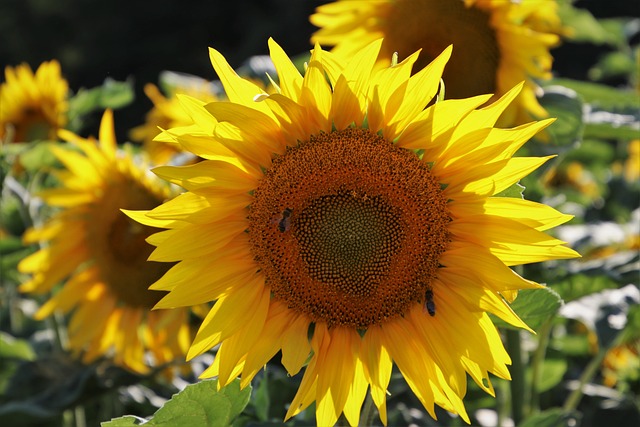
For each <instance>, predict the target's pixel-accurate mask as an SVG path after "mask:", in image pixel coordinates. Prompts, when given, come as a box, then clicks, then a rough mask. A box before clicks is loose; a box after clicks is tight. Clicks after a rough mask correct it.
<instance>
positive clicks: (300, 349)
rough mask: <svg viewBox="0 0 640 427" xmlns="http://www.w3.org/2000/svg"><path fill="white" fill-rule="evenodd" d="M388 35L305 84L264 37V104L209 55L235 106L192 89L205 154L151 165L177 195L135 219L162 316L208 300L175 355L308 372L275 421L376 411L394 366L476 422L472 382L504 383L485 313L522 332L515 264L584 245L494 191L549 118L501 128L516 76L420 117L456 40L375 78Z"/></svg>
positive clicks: (319, 59) (310, 70) (185, 136)
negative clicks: (158, 274)
mask: <svg viewBox="0 0 640 427" xmlns="http://www.w3.org/2000/svg"><path fill="white" fill-rule="evenodd" d="M381 44H382V40H379V41H376V42H373V43H371V44H369V45H368V46H366V47H365V48H363V49H361V50H360V51H359V52H358V53H356V54H355V55H354V56H353V57H352V58H351V60H350V61H348V62H346V63H343V62H341V60H340V59H338V57H336V56H335V55H333V54H331V53H330V52H326V51H323V50H322V49H321V48H320V47H319V46H316V47H315V48H314V49H313V52H312V55H311V58H310V61H309V63H308V64H307V66H306V71H305V73H304V76H302V75H300V73H299V72H298V71H297V69H296V68H295V66H294V65H293V63H292V62H291V61H290V59H289V58H288V57H287V55H286V54H285V53H284V52H283V50H282V49H281V48H280V47H279V46H278V45H277V44H276V43H275V42H273V41H270V43H269V46H270V52H271V58H272V60H273V62H274V64H275V68H276V70H277V74H278V75H277V80H278V81H279V83H278V88H277V91H276V93H274V94H271V95H269V94H266V93H265V92H263V91H262V90H261V89H260V88H259V87H258V86H256V85H255V84H253V83H251V82H249V81H247V80H245V79H242V78H241V77H239V76H238V75H237V74H236V73H234V72H233V70H232V68H231V67H230V66H229V65H228V63H227V62H226V60H225V59H224V57H223V56H222V55H221V54H220V53H219V52H217V51H215V50H213V49H212V50H211V51H210V56H211V61H212V64H213V67H214V68H215V70H216V72H217V73H218V75H219V77H220V79H221V81H222V83H223V85H224V88H225V90H226V93H227V96H228V98H229V102H214V103H210V104H203V103H201V102H199V101H197V100H191V101H188V99H185V103H184V105H185V106H186V107H187V109H188V111H189V114H191V117H192V118H193V121H194V127H195V126H197V127H198V129H197V130H194V128H191V129H190V130H185V129H184V128H183V129H177V130H175V131H173V134H174V137H175V139H176V141H177V142H178V143H180V144H181V145H182V146H183V147H184V148H185V149H186V150H190V151H191V152H193V153H194V154H197V155H198V156H200V157H202V158H204V159H207V160H204V161H202V162H200V163H198V164H196V165H191V166H178V167H174V166H162V167H158V168H156V169H155V170H154V171H155V173H157V174H158V175H159V176H160V177H163V178H165V179H167V180H168V181H170V182H172V183H175V184H178V185H180V186H183V187H184V188H186V189H187V190H188V191H187V192H186V193H184V194H181V195H180V196H178V197H176V198H175V199H173V200H171V201H169V202H167V203H165V204H163V205H162V206H160V207H158V208H155V209H152V210H150V211H138V212H129V215H131V216H132V217H134V218H136V219H138V220H139V221H141V222H143V223H144V224H147V225H150V226H156V227H164V228H167V230H165V231H163V232H160V233H158V234H155V235H153V236H151V237H150V238H149V240H148V241H149V242H150V243H152V244H153V245H156V246H157V248H156V249H155V250H154V252H153V253H152V254H151V256H150V260H153V261H165V262H177V264H176V265H175V266H173V267H172V268H171V269H170V270H169V271H168V272H167V274H165V275H164V276H163V277H162V278H161V279H160V280H158V281H157V282H156V283H155V284H154V285H152V286H151V289H156V290H164V291H169V293H168V294H167V295H166V296H165V297H163V299H162V300H160V302H159V303H158V304H157V305H156V307H157V308H172V307H179V306H184V305H192V304H198V303H202V302H205V301H216V302H215V305H214V306H213V308H212V309H211V311H210V312H209V314H208V315H207V316H206V318H205V319H204V321H203V323H202V325H201V327H200V330H199V331H198V333H197V335H196V338H195V340H194V342H193V343H192V345H191V348H190V350H189V353H188V356H187V357H188V358H192V357H195V356H197V355H199V354H201V353H203V352H206V351H208V350H210V349H211V348H212V347H214V346H216V345H218V344H220V347H219V349H218V351H217V356H216V358H215V359H214V363H213V365H212V366H211V367H210V368H209V369H207V370H206V371H205V372H204V373H203V377H211V376H218V378H219V384H220V385H221V386H224V385H225V384H228V383H229V382H230V381H231V380H232V379H233V378H234V377H236V376H238V375H240V376H241V377H242V380H241V384H242V386H246V385H247V384H249V383H250V381H251V379H252V378H253V377H254V376H255V374H256V373H257V372H258V371H259V370H260V369H261V368H262V367H263V366H264V365H265V364H266V363H267V362H268V361H269V360H270V359H271V358H272V357H273V356H274V355H275V354H276V353H277V352H278V351H282V363H283V365H284V366H285V367H286V369H287V370H288V372H289V373H290V374H291V375H295V374H297V373H298V372H299V371H300V370H301V369H302V367H303V366H304V365H305V364H306V370H305V373H304V377H303V378H302V382H301V385H300V388H299V391H298V393H297V395H296V397H295V399H294V401H293V402H292V404H291V407H290V409H289V411H288V414H287V418H289V417H292V416H294V415H296V414H298V413H299V412H300V411H302V410H304V409H305V408H306V407H308V406H309V405H310V404H311V403H312V402H314V401H315V402H316V405H317V406H316V407H317V412H316V416H317V422H318V425H322V426H327V425H333V424H334V423H335V422H336V420H337V418H338V417H339V416H340V414H341V413H344V415H345V417H346V419H347V420H348V421H349V422H350V423H351V424H352V425H356V424H357V423H358V417H359V413H360V407H361V405H362V403H363V399H364V398H365V394H366V392H367V388H369V389H370V392H371V395H372V397H373V401H374V402H375V404H376V405H377V407H378V409H379V412H380V416H381V419H382V420H383V422H386V406H385V399H386V390H387V385H388V383H389V379H390V375H391V369H392V364H393V363H395V364H397V366H398V368H399V369H400V371H401V372H402V374H403V375H404V378H405V379H406V380H407V382H408V384H409V385H410V387H411V388H412V390H413V391H414V392H415V394H416V395H417V396H418V398H419V399H420V400H421V402H422V403H423V404H424V406H425V408H426V409H427V411H429V413H430V414H431V415H432V416H435V414H434V404H437V405H439V406H441V407H443V408H445V409H446V410H448V411H450V412H453V413H457V414H460V416H461V417H462V418H463V419H465V420H467V421H469V417H468V416H467V414H466V412H465V408H464V405H463V402H462V397H463V396H464V395H465V391H466V384H467V382H466V373H468V374H469V375H470V376H471V378H473V379H474V380H475V381H476V382H477V384H478V385H479V386H480V387H482V388H483V389H484V390H486V391H487V392H488V393H491V394H493V388H492V385H491V381H490V379H489V373H493V374H494V375H497V376H498V377H500V378H509V371H508V370H507V367H506V365H507V364H509V363H510V359H509V356H508V354H507V353H506V351H505V350H504V348H503V346H502V343H501V341H500V336H499V334H498V332H497V330H496V328H495V327H494V325H493V324H492V322H491V320H490V318H489V316H488V314H487V312H491V313H494V314H496V315H497V316H499V317H501V318H503V319H505V320H506V321H508V322H510V323H511V324H514V325H517V326H520V327H522V328H526V329H528V328H527V326H526V325H525V324H524V323H523V322H522V321H521V320H520V319H519V318H518V316H517V315H516V314H515V313H514V312H513V311H512V310H511V309H510V307H509V305H508V303H507V302H505V299H506V300H513V298H515V295H516V292H517V290H518V289H523V288H538V287H540V285H538V284H536V283H533V282H531V281H528V280H525V279H523V278H522V277H520V276H518V275H517V274H516V273H514V272H513V271H512V270H511V269H510V268H509V266H512V265H517V264H524V263H532V262H539V261H545V260H550V259H559V258H569V257H574V256H577V254H576V253H575V252H574V251H573V250H571V249H569V248H567V247H565V246H564V245H563V244H564V242H562V241H559V240H557V239H555V238H552V237H550V236H548V235H546V234H545V233H544V232H543V231H544V230H547V229H549V228H551V227H554V226H556V225H558V224H561V223H564V222H565V221H567V220H569V219H570V218H571V217H570V216H568V215H564V214H562V213H559V212H557V211H555V210H554V209H552V208H550V207H548V206H545V205H541V204H537V203H534V202H530V201H527V200H523V199H520V198H505V197H493V196H494V195H495V194H497V193H500V192H502V191H503V190H505V189H506V188H508V187H510V186H511V185H513V184H515V183H516V182H517V181H518V180H519V179H520V178H522V177H523V176H525V175H527V174H528V173H529V172H531V171H532V170H534V169H536V168H537V167H539V166H540V165H542V164H543V163H544V162H546V161H547V160H548V158H537V157H533V158H526V157H521V158H512V155H513V154H514V153H515V151H516V150H517V149H518V148H519V147H520V146H521V145H523V144H524V143H525V142H526V141H527V140H528V139H529V138H531V136H533V135H534V134H535V133H536V132H538V131H540V130H541V129H543V128H544V127H545V126H547V125H549V124H550V123H551V122H552V120H550V119H549V120H544V121H541V122H533V123H529V124H526V125H523V126H520V127H517V128H513V129H499V128H494V127H493V125H494V123H495V121H496V120H497V118H498V117H499V116H500V114H501V113H502V112H503V111H504V109H505V108H507V106H508V105H509V104H510V103H511V102H512V101H513V99H514V98H515V97H516V96H517V95H518V92H519V91H520V89H521V86H517V87H515V88H514V89H513V90H511V91H509V92H507V93H506V94H505V95H504V96H503V97H502V98H500V99H499V100H498V101H497V102H495V103H493V104H491V105H490V106H488V107H486V108H482V109H478V108H477V107H478V106H480V105H482V104H484V103H486V102H487V100H488V99H489V98H490V97H491V95H481V96H477V97H473V98H468V99H462V100H444V101H440V102H437V103H435V104H433V105H431V106H429V107H428V108H426V109H425V106H427V105H428V104H429V103H430V101H431V100H432V98H433V97H434V96H435V95H436V92H437V90H438V85H439V82H440V78H441V75H442V70H443V69H444V66H445V64H446V63H447V61H448V59H449V57H450V55H451V48H447V49H446V50H445V51H444V52H443V53H442V54H441V55H440V56H438V57H437V58H436V59H435V60H434V61H433V62H432V63H431V64H429V65H428V66H426V67H424V68H423V69H421V70H419V71H417V72H416V73H415V74H414V75H413V76H411V74H412V66H413V65H414V64H415V62H416V61H417V60H418V53H417V52H416V53H414V54H412V55H410V56H409V57H408V58H406V59H405V60H404V61H402V62H401V63H396V62H397V61H392V63H391V66H387V67H386V68H382V69H380V68H376V67H374V63H375V61H376V59H377V58H378V54H379V51H380V47H381ZM410 76H411V77H410ZM274 80H276V78H275V76H274ZM168 132H169V133H171V132H172V131H171V130H169V131H168Z"/></svg>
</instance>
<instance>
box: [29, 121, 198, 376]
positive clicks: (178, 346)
mask: <svg viewBox="0 0 640 427" xmlns="http://www.w3.org/2000/svg"><path fill="white" fill-rule="evenodd" d="M60 136H61V137H62V138H63V139H65V140H67V141H69V142H70V143H71V144H72V145H73V146H75V148H77V149H76V150H72V149H69V148H67V149H65V148H61V147H52V150H53V153H54V154H55V155H56V157H57V158H58V159H59V160H60V161H61V162H62V163H63V164H64V165H65V166H66V168H67V170H66V171H56V172H54V174H55V176H57V177H58V178H59V179H60V181H61V182H62V184H63V186H62V188H57V189H49V190H45V191H43V192H42V193H41V194H40V197H42V198H43V200H44V201H45V202H46V203H47V204H49V205H51V206H56V207H60V208H61V210H60V211H59V212H58V213H57V214H56V215H55V216H54V217H53V218H52V219H51V220H50V221H48V222H47V223H46V224H45V225H44V226H42V227H38V228H32V229H30V230H29V231H27V233H26V234H25V236H24V239H25V241H26V242H28V243H35V242H41V243H42V245H43V246H42V249H40V250H39V251H37V252H35V253H34V254H32V255H30V256H28V257H27V258H25V259H24V260H22V261H21V262H20V264H19V266H18V269H19V270H20V271H21V272H23V273H29V274H31V275H32V278H31V280H29V281H28V282H26V283H23V284H22V285H21V286H20V290H21V291H23V292H30V293H34V294H43V293H48V292H50V291H51V290H52V289H53V288H54V287H55V285H56V284H57V283H59V282H61V281H63V280H64V286H63V287H62V288H61V289H59V291H57V292H56V293H55V294H54V296H53V297H52V298H51V299H49V300H48V301H47V302H46V303H45V304H44V305H43V306H42V307H41V308H40V310H39V311H38V312H37V313H36V318H38V319H43V318H45V317H47V316H49V315H50V314H52V313H53V312H54V311H55V310H60V311H62V312H65V313H66V312H68V311H70V310H72V309H73V314H72V317H71V319H70V323H69V347H70V349H71V350H72V351H73V352H75V353H82V354H83V360H84V361H86V362H91V361H93V360H95V359H96V358H98V357H101V356H111V355H112V356H113V359H114V361H115V363H117V364H120V365H122V366H125V367H127V368H129V369H131V370H134V371H136V372H140V373H145V372H147V371H148V370H149V368H148V367H149V365H150V363H149V362H147V361H146V359H147V356H146V354H145V352H146V351H147V350H148V351H149V352H150V353H151V354H152V356H153V361H152V362H151V363H152V364H153V365H156V366H160V365H163V364H165V363H168V362H171V361H173V360H175V359H176V358H181V357H183V356H184V354H186V350H187V348H188V347H189V343H190V340H191V338H192V337H191V336H190V333H189V327H188V323H187V322H188V310H187V309H178V310H162V311H154V312H151V311H150V309H151V308H152V307H153V306H154V305H155V304H156V303H157V302H158V301H159V300H160V298H162V296H164V295H165V294H166V293H165V292H157V291H150V290H148V287H149V285H150V284H151V283H153V282H155V281H156V280H157V279H158V278H160V277H161V276H162V275H163V274H164V273H165V272H166V271H167V270H168V269H169V267H170V265H168V264H164V263H154V262H148V261H147V257H148V256H149V254H150V253H151V250H152V249H153V248H152V247H151V246H150V245H149V244H147V243H146V242H145V239H146V238H147V237H148V236H149V235H151V234H152V233H154V232H156V231H158V230H157V229H154V228H151V227H146V226H143V225H141V224H139V223H137V222H135V221H132V220H131V219H130V218H128V217H127V216H126V215H124V214H123V213H122V212H121V211H120V209H123V208H126V209H150V208H153V207H156V206H158V205H160V204H161V203H162V202H163V201H165V200H166V199H167V198H169V197H170V193H169V190H168V186H167V185H166V183H164V182H163V181H161V180H159V179H157V178H156V177H155V176H153V175H150V174H149V173H148V172H147V169H146V168H145V167H143V166H144V165H142V166H140V165H137V164H136V163H135V162H134V160H133V157H132V153H131V152H123V151H120V150H118V149H117V146H116V141H115V135H114V130H113V115H112V113H111V111H107V112H106V113H105V114H104V116H103V119H102V123H101V125H100V135H99V143H97V144H96V141H95V140H92V139H82V138H80V137H78V136H76V135H74V134H72V133H70V132H69V131H64V130H62V131H60Z"/></svg>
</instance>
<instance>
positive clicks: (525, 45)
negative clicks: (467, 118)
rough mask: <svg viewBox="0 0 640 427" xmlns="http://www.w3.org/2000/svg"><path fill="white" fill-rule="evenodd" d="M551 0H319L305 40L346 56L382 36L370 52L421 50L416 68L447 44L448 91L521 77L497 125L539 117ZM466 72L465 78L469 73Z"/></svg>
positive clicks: (497, 90) (552, 39) (460, 93)
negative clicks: (310, 32)
mask: <svg viewBox="0 0 640 427" xmlns="http://www.w3.org/2000/svg"><path fill="white" fill-rule="evenodd" d="M556 9H557V4H556V2H555V1H554V0H548V1H539V0H521V1H515V0H514V1H509V0H464V1H462V0H378V1H368V0H364V1H357V0H356V1H353V0H343V1H337V2H335V3H330V4H325V5H321V6H319V7H318V8H317V9H316V13H315V14H313V15H312V16H311V17H310V20H311V22H312V23H313V24H314V25H316V26H318V27H320V29H319V30H318V31H317V32H316V33H315V34H314V35H313V36H312V37H311V41H312V42H314V43H315V42H317V43H320V44H321V45H327V46H335V47H334V49H333V51H334V52H335V53H336V54H341V55H345V56H349V55H353V54H354V53H355V52H357V51H358V50H360V49H362V48H363V47H364V46H366V45H367V44H369V43H370V42H371V41H373V40H375V39H378V38H380V37H384V43H383V45H382V49H381V50H380V56H379V57H378V59H379V60H380V61H384V60H386V59H387V58H389V57H391V55H392V54H393V53H394V52H398V54H399V55H400V56H401V57H406V56H408V55H410V54H411V53H413V52H414V51H416V50H418V49H422V53H421V59H419V60H418V63H417V65H418V66H419V67H420V68H422V67H423V66H425V65H426V64H428V63H429V62H430V61H432V60H433V59H434V58H435V57H436V56H437V55H439V54H440V52H442V51H443V49H444V48H446V47H447V46H448V45H450V44H453V45H454V46H455V52H454V54H453V55H452V58H451V60H450V61H449V64H448V65H447V68H446V69H445V71H444V75H443V78H444V81H445V82H446V95H447V97H448V98H466V97H471V96H477V95H482V94H485V93H492V94H494V98H492V99H491V100H492V101H495V100H496V99H498V98H499V97H500V96H502V95H504V94H505V93H507V92H508V91H509V90H510V89H511V88H512V87H513V86H515V85H516V84H518V83H520V82H521V81H525V85H524V88H523V89H522V91H521V93H520V96H519V97H518V99H517V100H516V101H515V102H514V103H512V104H511V106H510V107H509V108H507V110H506V111H505V113H504V115H503V117H502V118H501V119H500V122H499V123H501V124H503V125H513V124H521V123H525V122H526V121H529V120H531V116H533V117H535V118H542V117H546V112H545V110H544V109H543V108H542V107H541V106H540V104H539V103H538V101H537V99H536V95H535V92H536V90H537V84H536V82H535V80H534V79H548V78H550V77H551V73H550V69H551V63H552V59H553V58H552V56H551V54H550V53H549V48H550V47H553V46H555V45H557V44H558V42H559V36H558V34H559V33H560V32H562V31H563V30H562V27H561V23H560V20H559V18H558V15H557V14H556ZM471 76H473V77H471Z"/></svg>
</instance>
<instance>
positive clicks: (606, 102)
mask: <svg viewBox="0 0 640 427" xmlns="http://www.w3.org/2000/svg"><path fill="white" fill-rule="evenodd" d="M549 86H552V87H555V86H563V87H565V88H568V89H571V90H574V91H575V92H576V93H577V94H578V95H580V97H581V98H582V101H583V102H585V103H587V104H590V105H592V106H594V107H597V108H599V109H603V110H607V111H611V112H618V113H627V114H634V112H635V113H637V111H638V109H640V97H639V96H638V94H637V93H636V92H634V91H633V90H622V89H615V88H612V87H611V86H606V85H603V84H600V83H592V82H585V81H580V80H573V79H563V78H555V79H551V80H549V81H548V82H546V83H545V91H546V90H547V88H548V87H549Z"/></svg>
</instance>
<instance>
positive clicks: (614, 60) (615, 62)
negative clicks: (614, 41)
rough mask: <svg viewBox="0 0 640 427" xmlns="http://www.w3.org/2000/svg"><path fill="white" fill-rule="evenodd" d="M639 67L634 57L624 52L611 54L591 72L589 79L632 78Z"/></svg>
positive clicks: (602, 59)
mask: <svg viewBox="0 0 640 427" xmlns="http://www.w3.org/2000/svg"><path fill="white" fill-rule="evenodd" d="M636 67H637V65H636V62H635V61H634V58H633V56H632V55H629V54H627V53H624V52H619V51H617V52H609V53H607V54H605V55H603V56H602V57H601V58H600V60H599V61H598V63H597V64H596V65H594V66H593V67H591V69H590V70H589V73H588V75H589V79H591V80H595V81H598V80H604V79H608V78H612V77H619V76H630V75H631V74H633V72H634V71H635V69H636Z"/></svg>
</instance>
